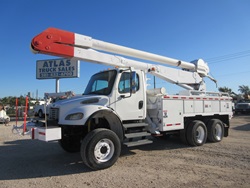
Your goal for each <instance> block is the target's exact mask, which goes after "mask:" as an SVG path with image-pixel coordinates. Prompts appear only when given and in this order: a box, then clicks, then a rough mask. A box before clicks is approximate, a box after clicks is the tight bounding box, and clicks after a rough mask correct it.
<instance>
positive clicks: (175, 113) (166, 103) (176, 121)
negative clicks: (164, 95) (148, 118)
mask: <svg viewBox="0 0 250 188" xmlns="http://www.w3.org/2000/svg"><path fill="white" fill-rule="evenodd" d="M162 112H163V113H162V114H163V115H162V117H163V124H162V125H163V127H162V131H169V130H179V129H183V128H184V123H183V100H173V99H163V100H162Z"/></svg>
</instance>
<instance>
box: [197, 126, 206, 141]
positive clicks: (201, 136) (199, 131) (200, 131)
mask: <svg viewBox="0 0 250 188" xmlns="http://www.w3.org/2000/svg"><path fill="white" fill-rule="evenodd" d="M204 137H205V131H204V129H203V128H202V127H198V128H197V130H196V139H197V142H198V143H202V142H203V140H204Z"/></svg>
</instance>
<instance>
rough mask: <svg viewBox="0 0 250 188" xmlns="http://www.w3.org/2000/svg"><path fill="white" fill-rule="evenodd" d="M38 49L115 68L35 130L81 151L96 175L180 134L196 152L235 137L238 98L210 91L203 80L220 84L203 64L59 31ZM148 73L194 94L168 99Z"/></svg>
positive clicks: (46, 35) (35, 43)
mask: <svg viewBox="0 0 250 188" xmlns="http://www.w3.org/2000/svg"><path fill="white" fill-rule="evenodd" d="M31 48H32V51H33V52H34V53H42V54H49V55H55V56H60V57H67V58H76V59H77V60H81V61H88V62H92V63H98V64H104V65H108V66H114V67H115V68H114V69H112V70H107V71H103V72H99V73H96V74H94V75H93V76H92V77H91V78H90V81H89V83H88V85H87V87H86V90H85V92H84V94H83V95H82V96H77V97H73V98H70V99H67V100H62V101H58V102H56V103H53V105H52V107H51V108H50V113H49V120H48V121H47V123H46V126H45V127H35V128H33V129H32V136H33V138H35V139H36V138H38V139H40V140H44V141H50V140H59V142H60V144H61V146H62V148H63V149H64V150H66V151H68V152H76V151H80V154H81V157H82V160H83V162H84V164H86V165H87V166H88V167H90V168H91V169H94V170H98V169H104V168H108V167H110V166H112V165H113V164H114V163H115V162H116V160H117V159H118V157H119V155H120V152H121V145H122V144H125V145H127V146H136V145H142V144H149V143H151V142H152V139H150V138H151V135H154V136H166V135H169V134H175V135H179V136H180V138H181V139H182V140H183V141H184V142H185V143H187V144H189V145H191V146H201V145H203V144H204V143H205V142H206V141H207V139H208V140H209V141H211V142H220V141H221V140H222V139H223V137H227V136H228V131H229V120H230V118H231V117H232V102H231V98H230V97H229V96H228V95H227V94H224V93H215V92H207V91H206V90H205V83H204V81H203V78H204V77H208V78H210V79H211V80H213V81H215V80H214V79H213V78H212V77H210V76H209V67H208V65H207V63H205V62H204V61H203V60H201V59H198V60H195V61H192V62H184V61H180V60H176V59H172V58H168V57H164V56H160V55H156V54H152V53H148V52H144V51H139V50H136V49H132V48H128V47H124V46H120V45H116V44H111V43H107V42H104V41H100V40H96V39H93V38H91V37H88V36H84V35H80V34H76V33H72V32H69V31H63V30H59V29H55V28H49V29H47V30H45V31H44V32H42V33H41V34H39V35H37V36H36V37H34V38H33V40H32V43H31ZM114 54H119V55H123V56H127V57H128V56H130V57H132V58H136V59H141V60H134V59H129V58H124V57H121V56H119V55H114ZM142 60H149V61H151V62H154V63H155V64H150V63H145V62H142ZM164 64H166V65H170V66H175V67H173V68H172V67H167V66H164ZM146 74H152V75H154V76H156V77H159V78H161V79H163V80H165V81H167V82H170V83H173V84H177V85H179V86H181V87H183V88H185V89H186V90H185V92H182V93H180V94H179V95H167V94H166V93H165V90H164V88H158V89H151V90H148V89H147V83H146V81H147V78H146Z"/></svg>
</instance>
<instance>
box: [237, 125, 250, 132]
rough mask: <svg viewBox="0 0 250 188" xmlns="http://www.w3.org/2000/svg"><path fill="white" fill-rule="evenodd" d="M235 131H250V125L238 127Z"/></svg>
mask: <svg viewBox="0 0 250 188" xmlns="http://www.w3.org/2000/svg"><path fill="white" fill-rule="evenodd" d="M233 129H234V130H237V131H250V123H248V124H245V125H239V126H237V127H234V128H233Z"/></svg>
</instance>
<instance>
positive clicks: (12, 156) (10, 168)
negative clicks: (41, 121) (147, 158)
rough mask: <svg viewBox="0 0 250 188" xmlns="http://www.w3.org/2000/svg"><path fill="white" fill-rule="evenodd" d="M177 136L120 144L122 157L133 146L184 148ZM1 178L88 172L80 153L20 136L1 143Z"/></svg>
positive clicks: (140, 148) (144, 148)
mask: <svg viewBox="0 0 250 188" xmlns="http://www.w3.org/2000/svg"><path fill="white" fill-rule="evenodd" d="M185 147H187V146H185V145H184V144H182V143H181V141H180V140H178V138H171V139H169V140H168V141H166V140H161V139H155V138H154V143H152V144H149V145H144V146H137V147H133V148H126V147H122V152H121V156H120V157H121V158H122V157H124V156H128V155H134V154H135V152H133V149H139V150H143V151H144V150H145V151H152V150H171V149H179V148H185ZM0 169H1V171H0V180H17V179H28V178H39V177H52V176H62V175H70V174H81V173H87V172H91V170H90V169H89V168H87V167H86V166H85V165H84V164H83V162H82V159H81V156H80V154H79V153H67V152H65V151H63V150H62V149H61V147H60V146H59V144H58V143H57V142H53V143H45V142H41V141H37V140H30V139H27V140H26V139H23V140H16V141H7V142H5V143H4V145H2V146H0Z"/></svg>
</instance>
